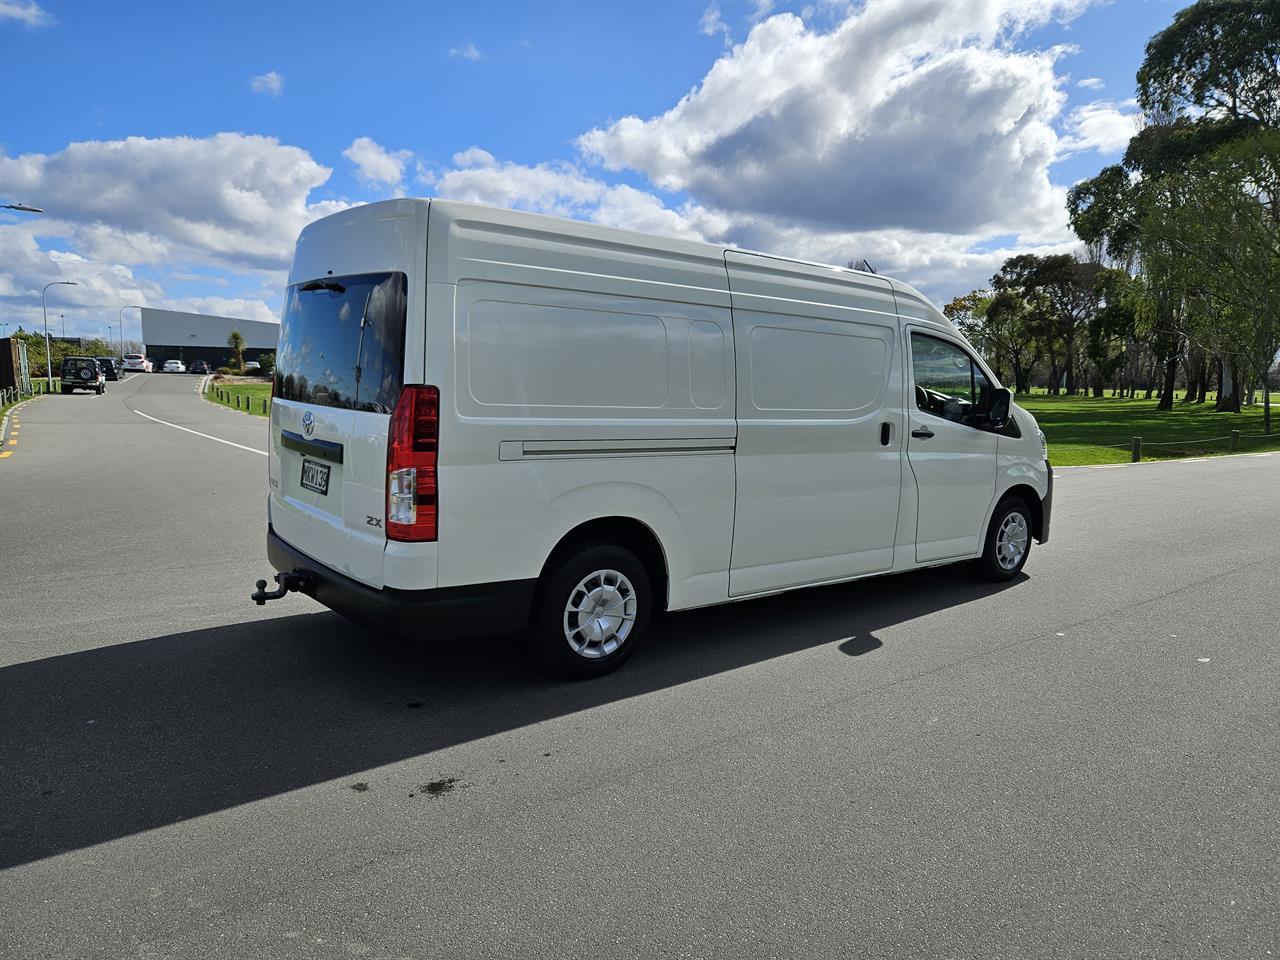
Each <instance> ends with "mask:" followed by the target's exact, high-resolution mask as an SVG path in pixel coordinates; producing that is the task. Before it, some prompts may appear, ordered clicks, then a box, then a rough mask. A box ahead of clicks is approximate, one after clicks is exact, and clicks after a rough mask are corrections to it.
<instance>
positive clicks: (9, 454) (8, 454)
mask: <svg viewBox="0 0 1280 960" xmlns="http://www.w3.org/2000/svg"><path fill="white" fill-rule="evenodd" d="M12 456H13V451H12V450H6V451H5V452H4V453H0V460H3V459H4V458H5V457H12Z"/></svg>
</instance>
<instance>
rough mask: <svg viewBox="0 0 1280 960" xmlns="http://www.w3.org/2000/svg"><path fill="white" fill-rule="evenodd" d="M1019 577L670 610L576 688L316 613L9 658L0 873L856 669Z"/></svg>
mask: <svg viewBox="0 0 1280 960" xmlns="http://www.w3.org/2000/svg"><path fill="white" fill-rule="evenodd" d="M1022 579H1025V576H1023V577H1021V578H1020V580H1022ZM1020 580H1019V581H1014V582H1013V583H1011V584H1004V585H999V586H997V585H992V584H986V583H978V582H975V581H973V580H971V579H969V578H968V577H967V576H966V574H965V573H964V572H963V571H962V570H958V569H956V568H951V569H940V570H926V571H920V572H917V573H912V574H907V575H903V576H897V577H893V578H890V579H877V580H870V581H862V582H859V583H852V584H846V585H843V586H836V587H826V588H819V589H814V590H806V591H801V592H798V593H791V594H786V595H782V596H777V597H771V598H766V599H763V600H757V601H750V602H746V603H738V604H731V605H728V606H721V607H715V608H711V609H707V610H700V611H692V612H689V613H684V614H677V615H672V616H670V617H668V618H667V619H666V620H664V621H661V622H660V623H659V624H657V625H656V629H655V632H654V633H653V634H652V635H650V637H649V638H648V639H647V641H646V649H644V650H642V651H640V653H639V654H638V655H637V656H636V658H635V659H633V660H632V661H631V662H630V663H628V664H627V666H625V667H624V668H623V669H622V671H621V672H619V673H616V674H613V675H612V676H608V677H604V678H601V679H599V680H594V681H591V682H587V683H569V682H562V681H558V680H553V679H549V678H547V677H546V676H544V675H541V674H539V673H537V672H536V671H535V670H534V669H532V668H531V667H530V666H529V665H528V664H527V663H526V662H525V661H523V659H522V658H520V657H518V656H510V655H507V654H508V653H509V652H510V651H511V650H513V649H514V648H511V647H508V646H506V645H505V644H506V642H505V641H493V642H489V643H473V644H469V645H467V646H465V647H460V646H451V645H449V644H447V643H442V644H432V645H430V646H419V647H414V646H404V645H399V644H396V643H394V642H393V641H388V640H384V639H381V638H379V637H376V636H374V635H372V634H370V633H367V632H365V631H363V630H361V629H360V628H358V627H355V626H352V625H351V624H349V623H347V622H346V621H344V620H342V619H340V618H339V617H337V616H335V615H333V614H330V613H318V614H314V615H301V616H292V617H283V618H277V619H272V620H263V621H259V622H253V623H238V624H233V625H230V626H224V627H214V628H209V629H204V630H194V631H191V632H187V633H177V634H172V635H169V636H163V637H156V638H153V639H150V640H142V641H138V642H135V643H125V644H118V645H115V646H109V647H102V648H99V649H95V650H87V651H84V652H80V653H72V654H67V655H64V656H59V657H52V658H49V659H46V660H37V661H33V662H29V663H21V664H16V665H14V666H11V667H7V668H4V669H2V670H0V758H3V767H4V768H5V769H4V771H3V772H2V773H0V867H12V866H15V865H18V864H21V863H26V862H30V861H32V860H38V859H40V858H42V857H47V856H51V855H54V854H57V853H62V852H65V851H69V850H75V849H79V848H82V847H86V846H89V845H91V844H96V843H101V842H104V841H107V840H112V839H115V838H117V837H122V836H127V835H129V834H133V833H137V832H140V831H143V830H150V829H153V828H156V827H161V826H164V825H166V824H171V823H176V822H179V821H182V820H186V819H188V818H191V817H196V816H200V815H202V814H206V813H210V812H213V811H216V810H221V809H225V808H228V807H231V806H235V805H238V804H243V803H248V802H251V801H254V800H259V799H262V798H264V797H270V796H274V795H276V794H279V793H283V792H285V791H289V790H295V789H298V788H299V787H305V786H308V785H310V784H314V783H320V782H323V781H326V780H332V779H335V778H339V777H345V776H349V775H351V774H355V773H358V772H361V771H365V770H368V769H370V768H372V767H377V766H381V765H383V764H387V763H392V762H395V761H399V760H404V759H408V758H411V757H415V756H421V755H426V754H429V753H431V752H433V751H436V750H440V749H443V748H445V747H448V746H451V745H454V744H458V743H464V742H467V741H470V740H474V739H477V738H480V737H486V736H490V735H492V734H495V733H501V732H503V731H506V730H512V729H516V728H519V727H523V726H526V725H528V724H532V723H537V722H539V721H542V720H547V719H550V718H554V717H557V716H562V715H566V714H570V713H574V712H576V711H580V710H585V709H589V708H591V707H595V706H599V705H601V704H605V703H610V702H613V701H615V700H622V699H625V698H628V697H635V696H638V695H643V694H645V693H648V692H651V691H654V690H659V689H663V688H665V687H669V686H674V685H676V684H681V683H686V682H689V681H692V680H697V679H699V678H702V677H707V676H711V675H714V674H717V673H722V672H724V671H728V670H734V669H736V668H738V667H742V666H745V665H748V664H753V663H759V662H761V661H765V660H769V659H771V658H774V657H780V656H785V655H786V654H789V653H794V652H797V651H800V650H805V649H809V648H812V647H816V646H820V645H823V644H840V649H841V650H842V651H843V652H844V653H847V654H849V655H850V657H853V658H854V659H846V658H845V657H840V658H837V660H835V661H832V662H833V664H834V665H835V666H834V668H837V669H845V670H850V671H858V670H860V669H862V664H863V663H864V662H866V660H864V659H862V658H861V657H860V655H867V658H868V659H874V657H875V655H876V649H877V648H878V647H880V646H881V641H880V640H878V639H876V638H875V636H874V633H875V631H877V630H880V629H884V628H886V627H890V626H892V625H894V624H897V623H901V622H904V621H907V620H912V619H915V618H918V617H920V616H923V615H924V614H927V613H930V612H932V611H935V610H940V609H943V608H947V607H953V606H958V605H960V604H964V603H967V602H969V601H972V600H976V599H979V598H981V597H983V596H988V595H990V594H992V593H994V592H996V591H999V590H1002V589H1009V588H1010V587H1013V586H1016V585H1017V583H1018V582H1020ZM495 644H501V645H502V646H501V647H500V649H495ZM499 652H501V654H502V655H498V653H499ZM410 704H413V705H414V708H412V709H409V705H410Z"/></svg>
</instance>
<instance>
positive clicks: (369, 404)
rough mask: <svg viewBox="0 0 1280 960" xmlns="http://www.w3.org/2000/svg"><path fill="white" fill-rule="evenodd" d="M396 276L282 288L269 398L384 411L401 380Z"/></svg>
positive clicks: (399, 280) (400, 289)
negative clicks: (273, 381)
mask: <svg viewBox="0 0 1280 960" xmlns="http://www.w3.org/2000/svg"><path fill="white" fill-rule="evenodd" d="M406 291H407V279H406V277H405V275H404V274H403V273H364V274H359V275H357V276H348V277H325V278H323V279H320V280H311V281H309V282H306V283H297V284H294V285H293V286H292V287H290V288H289V292H288V295H287V296H286V297H285V301H284V316H283V319H282V321H281V327H280V346H279V349H278V351H277V356H276V374H275V376H276V393H275V395H276V397H277V398H278V399H281V400H297V401H300V402H302V403H312V404H316V405H319V406H323V407H342V408H344V409H348V410H366V411H371V412H373V413H390V412H391V411H392V410H394V409H395V405H396V400H397V399H399V396H400V387H401V386H402V385H403V382H404V320H405V298H406Z"/></svg>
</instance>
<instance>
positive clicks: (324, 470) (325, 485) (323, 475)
mask: <svg viewBox="0 0 1280 960" xmlns="http://www.w3.org/2000/svg"><path fill="white" fill-rule="evenodd" d="M302 485H303V486H304V487H306V488H307V489H308V490H314V491H315V492H316V493H323V494H326V495H327V494H328V493H329V465H328V464H327V463H317V462H316V461H315V460H303V461H302Z"/></svg>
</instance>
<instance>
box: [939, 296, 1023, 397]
mask: <svg viewBox="0 0 1280 960" xmlns="http://www.w3.org/2000/svg"><path fill="white" fill-rule="evenodd" d="M942 312H943V313H944V314H946V315H947V317H948V318H950V320H951V322H952V323H954V324H955V325H956V327H957V328H958V329H959V330H960V332H961V333H963V334H964V335H965V338H966V339H968V340H969V342H970V343H972V344H973V345H974V346H975V347H977V348H978V352H980V353H981V354H982V356H983V359H985V360H986V361H987V363H988V364H990V366H991V368H992V369H993V370H994V371H995V374H996V376H997V377H999V378H1000V379H1001V380H1002V381H1004V380H1005V371H1006V370H1008V371H1010V372H1011V373H1012V374H1013V392H1014V393H1023V394H1025V393H1028V392H1030V390H1031V375H1032V372H1033V371H1034V369H1035V367H1036V365H1037V364H1038V363H1039V362H1040V360H1041V357H1042V356H1043V353H1044V351H1043V347H1042V346H1041V341H1040V339H1039V338H1038V337H1037V336H1036V334H1035V331H1034V329H1033V325H1032V323H1031V318H1030V311H1029V310H1028V309H1027V305H1026V304H1025V303H1023V302H1022V300H1021V298H1019V297H1018V296H1017V294H1015V293H1013V292H1011V291H1008V290H1003V291H1001V292H999V293H996V292H994V291H991V290H974V291H972V292H971V293H967V294H965V295H964V296H962V297H956V298H955V299H954V300H952V301H951V302H950V303H949V304H947V305H946V306H945V307H943V308H942Z"/></svg>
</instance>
